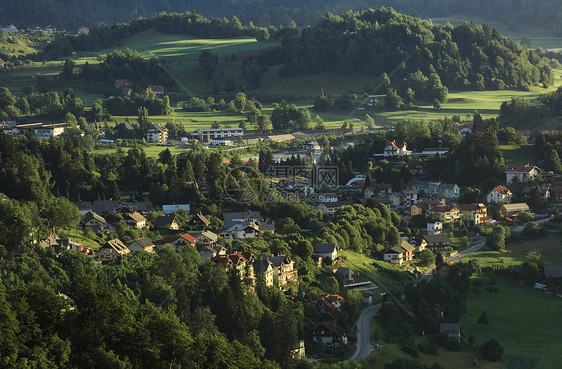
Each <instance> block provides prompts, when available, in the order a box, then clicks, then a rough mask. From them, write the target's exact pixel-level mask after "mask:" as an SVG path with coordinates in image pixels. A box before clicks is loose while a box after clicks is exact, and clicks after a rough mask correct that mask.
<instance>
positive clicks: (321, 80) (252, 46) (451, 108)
mask: <svg viewBox="0 0 562 369" xmlns="http://www.w3.org/2000/svg"><path fill="white" fill-rule="evenodd" d="M275 45H277V43H276V42H269V41H268V42H259V41H256V40H255V39H253V38H250V37H238V38H233V39H201V38H195V37H191V36H188V35H167V34H163V33H160V32H158V31H156V30H153V29H150V30H147V31H143V32H141V33H139V34H136V35H133V36H130V37H128V38H126V39H124V40H122V41H121V42H120V43H119V44H117V45H115V47H112V48H106V49H103V50H100V51H95V52H88V53H79V54H78V55H76V57H75V60H76V64H77V68H76V72H78V70H79V68H80V67H81V66H82V65H83V64H84V63H86V62H88V63H91V64H95V63H98V62H99V61H98V55H99V54H107V53H109V52H111V51H113V50H125V49H127V48H129V49H132V50H136V51H138V52H139V53H141V55H142V56H143V57H146V58H152V57H158V58H160V59H161V60H162V61H163V62H164V63H165V64H166V66H167V68H168V69H169V70H170V72H171V73H172V74H173V75H174V77H175V78H177V80H179V81H180V82H181V86H178V87H177V92H174V91H171V92H170V97H171V98H172V101H174V100H175V99H178V97H177V95H176V94H177V93H178V92H179V93H181V94H183V95H185V94H187V95H190V94H193V95H196V96H208V95H211V94H212V83H211V81H209V80H207V79H205V78H204V77H203V75H202V73H201V71H200V68H199V65H198V57H199V54H200V52H201V51H202V50H205V49H209V50H212V51H213V52H215V53H217V54H218V55H219V65H218V69H217V72H216V73H217V75H219V74H221V73H228V74H230V75H233V76H235V77H236V78H238V79H239V80H240V81H242V80H243V78H242V76H241V65H242V61H243V59H244V57H245V56H247V55H249V54H257V53H259V51H260V50H262V49H264V48H267V47H271V46H275ZM63 63H64V61H63V59H61V60H57V61H49V62H45V63H32V65H31V66H27V67H22V68H19V69H16V70H12V71H9V72H7V73H3V74H0V85H2V86H6V87H8V88H9V89H10V90H12V91H13V92H15V93H20V92H21V90H22V88H23V87H25V86H29V85H34V84H35V76H37V75H44V76H51V77H54V76H56V75H57V74H59V73H60V71H61V70H62V66H63ZM277 72H278V66H275V67H270V68H269V69H268V71H267V72H266V73H265V74H264V80H263V84H262V86H261V87H260V88H258V89H256V90H253V91H247V92H246V94H247V95H248V97H253V96H258V97H259V95H263V94H278V95H279V96H281V95H283V96H285V97H286V98H287V100H288V101H289V102H292V103H295V104H296V105H297V106H299V107H306V108H310V107H311V106H312V104H313V100H314V97H315V96H317V95H318V94H319V92H320V90H321V89H322V88H324V89H325V90H326V91H327V93H328V95H329V96H330V98H331V99H332V100H334V99H336V98H338V97H340V96H341V95H342V94H352V93H356V94H357V96H359V99H360V98H361V97H362V96H363V93H364V91H369V92H371V93H372V94H373V95H374V96H378V97H379V102H380V103H381V104H382V103H383V102H384V96H382V95H380V91H377V90H376V85H377V78H376V76H373V75H368V74H347V75H337V74H333V73H320V74H313V75H306V76H298V77H288V78H281V77H279V76H278V73H277ZM561 72H562V71H561V70H557V71H555V76H556V82H555V84H554V86H551V87H549V88H548V89H544V88H540V87H536V86H535V87H532V88H531V89H530V91H514V90H503V91H450V93H449V96H448V100H447V102H446V103H445V104H442V106H441V109H440V110H435V109H434V108H433V105H432V104H431V103H430V102H423V101H417V102H416V103H417V104H418V109H416V110H410V111H396V112H390V111H385V110H384V109H376V108H366V109H362V110H357V111H355V114H354V115H353V116H350V113H351V112H350V111H333V112H322V113H315V112H311V116H312V118H314V117H315V116H316V115H319V116H320V117H321V118H322V119H323V120H324V126H325V127H326V128H338V127H341V126H342V124H343V123H344V122H347V123H352V124H353V126H354V127H355V128H359V127H362V126H364V124H363V122H362V119H363V117H364V115H365V114H369V115H370V116H371V117H373V118H374V119H375V123H376V124H377V125H378V126H380V125H388V124H395V123H396V122H398V121H401V120H407V119H413V120H425V121H438V120H441V119H443V118H445V117H452V116H454V115H457V116H459V117H460V118H461V120H462V121H470V120H471V117H470V115H471V114H473V113H474V111H475V110H478V111H479V112H480V114H481V115H482V116H483V117H484V118H495V117H497V115H498V114H499V108H500V105H501V104H502V102H504V101H508V100H510V99H511V98H512V97H525V98H535V97H537V96H538V95H540V94H542V93H546V92H550V91H554V90H555V89H556V88H558V87H559V86H561V85H562V80H561V79H560V73H561ZM68 87H72V88H73V89H74V91H75V94H76V95H77V96H78V97H80V98H81V99H82V100H83V101H84V103H85V105H86V106H91V104H92V103H93V102H94V101H95V100H96V99H99V98H104V96H103V94H101V93H100V92H99V91H100V90H99V86H96V84H92V83H86V82H84V81H81V80H73V81H69V82H64V83H62V84H61V85H60V86H58V87H57V88H56V89H55V90H56V91H58V92H62V91H63V90H64V89H65V88H68ZM358 101H359V100H357V101H356V102H358ZM172 105H175V103H173V104H172ZM264 109H265V111H266V112H268V113H270V112H271V111H272V107H271V104H264ZM348 117H349V118H348ZM127 118H129V119H136V117H115V120H116V121H118V122H120V121H122V120H125V119H127ZM151 119H152V120H153V121H154V122H159V123H167V122H175V123H179V124H180V125H183V126H184V127H185V128H186V129H187V130H188V131H193V130H197V129H199V128H209V127H210V126H211V124H212V123H213V122H215V121H217V122H219V123H221V124H224V125H227V126H237V125H238V124H239V123H240V121H241V120H244V119H245V117H244V115H240V114H230V113H227V112H204V113H191V112H184V111H183V110H181V109H180V108H174V109H173V113H172V114H171V115H169V116H154V117H151ZM556 123H557V122H554V123H552V124H556ZM250 128H251V127H250Z"/></svg>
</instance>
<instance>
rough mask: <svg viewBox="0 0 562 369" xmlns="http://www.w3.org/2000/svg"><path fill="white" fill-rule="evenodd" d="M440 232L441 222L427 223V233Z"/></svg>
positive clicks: (441, 228) (441, 230)
mask: <svg viewBox="0 0 562 369" xmlns="http://www.w3.org/2000/svg"><path fill="white" fill-rule="evenodd" d="M441 232H443V223H441V222H433V223H427V234H440V233H441Z"/></svg>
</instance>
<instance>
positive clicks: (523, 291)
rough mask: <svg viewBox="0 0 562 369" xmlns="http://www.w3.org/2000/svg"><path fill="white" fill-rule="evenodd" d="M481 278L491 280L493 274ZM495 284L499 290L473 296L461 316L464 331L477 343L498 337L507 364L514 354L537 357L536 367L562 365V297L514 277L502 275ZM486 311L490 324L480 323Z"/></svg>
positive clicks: (504, 361) (557, 366) (549, 368)
mask: <svg viewBox="0 0 562 369" xmlns="http://www.w3.org/2000/svg"><path fill="white" fill-rule="evenodd" d="M480 279H481V280H482V281H483V282H487V281H488V280H489V277H480ZM495 286H496V287H497V289H498V292H497V293H491V292H488V291H482V292H480V293H479V294H471V296H470V297H469V299H468V304H467V308H468V311H467V313H466V314H465V316H464V317H463V319H462V320H461V324H462V329H463V332H464V334H471V335H472V336H474V337H475V339H476V340H475V344H477V345H478V344H481V343H482V342H485V341H488V340H490V339H492V338H493V339H495V340H497V341H498V342H499V343H500V344H501V345H502V346H503V348H504V354H503V358H502V363H503V367H504V368H507V367H508V364H509V363H510V361H511V359H512V358H513V357H514V356H532V357H534V358H535V359H536V360H537V363H536V365H535V366H534V367H533V368H534V369H551V368H559V367H560V366H559V365H560V362H561V361H562V351H560V344H561V336H560V332H561V331H562V315H560V311H561V310H562V299H561V298H559V297H555V296H553V295H550V294H547V293H545V292H541V291H538V290H533V289H529V288H525V287H522V286H520V285H519V284H518V281H514V280H501V279H500V280H498V281H497V284H496V285H495ZM482 311H485V312H486V315H487V316H488V321H489V325H488V326H487V327H482V326H481V325H479V324H478V323H477V321H478V318H479V317H480V315H481V314H482ZM479 364H480V363H479Z"/></svg>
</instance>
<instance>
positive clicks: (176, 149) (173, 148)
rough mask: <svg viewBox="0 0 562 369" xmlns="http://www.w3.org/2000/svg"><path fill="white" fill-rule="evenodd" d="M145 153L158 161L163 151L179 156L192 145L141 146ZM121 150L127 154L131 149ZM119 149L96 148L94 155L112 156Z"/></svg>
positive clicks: (124, 148) (122, 148) (123, 148)
mask: <svg viewBox="0 0 562 369" xmlns="http://www.w3.org/2000/svg"><path fill="white" fill-rule="evenodd" d="M141 147H142V149H143V151H144V152H145V153H146V156H148V157H149V158H155V159H158V158H159V155H160V153H161V152H162V151H164V150H166V149H169V150H170V152H171V153H172V155H177V154H181V153H184V152H187V151H188V150H189V149H191V145H189V146H188V145H186V146H180V145H169V146H168V145H153V144H149V145H148V146H141ZM120 149H121V150H122V151H123V152H124V153H127V152H129V150H130V149H131V148H130V147H120ZM117 150H118V149H117V148H115V149H113V148H109V147H107V148H105V147H104V148H96V149H95V150H94V151H93V153H94V154H112V153H115V152H117Z"/></svg>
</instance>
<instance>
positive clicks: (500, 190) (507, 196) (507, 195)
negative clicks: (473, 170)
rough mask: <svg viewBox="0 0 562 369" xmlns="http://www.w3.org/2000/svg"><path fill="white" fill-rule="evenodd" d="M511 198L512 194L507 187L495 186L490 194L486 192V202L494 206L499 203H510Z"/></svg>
mask: <svg viewBox="0 0 562 369" xmlns="http://www.w3.org/2000/svg"><path fill="white" fill-rule="evenodd" d="M511 196H513V194H512V193H511V191H510V190H509V189H508V188H507V187H505V186H496V187H494V188H492V190H491V191H490V192H488V195H487V196H486V201H487V202H488V203H494V204H497V203H499V202H500V201H506V202H510V201H511Z"/></svg>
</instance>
